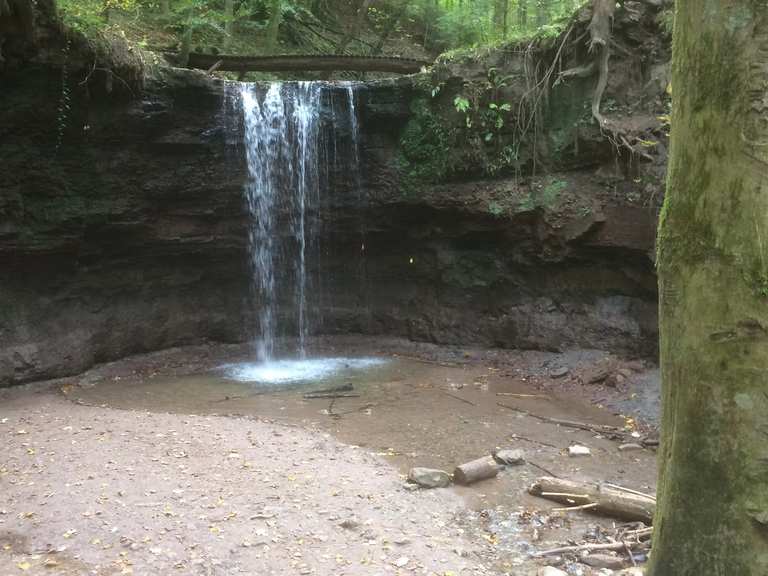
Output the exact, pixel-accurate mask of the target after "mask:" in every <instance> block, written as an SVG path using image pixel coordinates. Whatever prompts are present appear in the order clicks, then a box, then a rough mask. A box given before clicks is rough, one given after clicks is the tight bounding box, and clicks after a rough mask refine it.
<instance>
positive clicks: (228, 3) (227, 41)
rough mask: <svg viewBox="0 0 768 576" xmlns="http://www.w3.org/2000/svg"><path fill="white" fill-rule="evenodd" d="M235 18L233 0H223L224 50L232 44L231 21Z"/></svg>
mask: <svg viewBox="0 0 768 576" xmlns="http://www.w3.org/2000/svg"><path fill="white" fill-rule="evenodd" d="M234 19H235V0H224V50H225V51H226V50H228V49H229V47H230V46H231V45H232V22H233V21H234Z"/></svg>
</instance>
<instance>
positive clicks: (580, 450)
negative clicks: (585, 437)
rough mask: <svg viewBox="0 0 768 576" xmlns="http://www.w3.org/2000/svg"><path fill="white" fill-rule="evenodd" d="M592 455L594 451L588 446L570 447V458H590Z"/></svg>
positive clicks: (575, 445) (576, 445)
mask: <svg viewBox="0 0 768 576" xmlns="http://www.w3.org/2000/svg"><path fill="white" fill-rule="evenodd" d="M590 454H592V451H591V450H590V449H589V448H587V447H586V446H582V445H581V444H574V445H572V446H568V456H571V457H572V458H575V457H577V456H589V455H590Z"/></svg>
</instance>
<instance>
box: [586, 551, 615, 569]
mask: <svg viewBox="0 0 768 576" xmlns="http://www.w3.org/2000/svg"><path fill="white" fill-rule="evenodd" d="M581 563H582V564H586V565H587V566H592V568H608V569H609V570H621V569H622V568H624V559H623V558H620V557H619V556H611V555H610V554H590V555H589V556H584V557H583V558H581Z"/></svg>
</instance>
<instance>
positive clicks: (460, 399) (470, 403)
mask: <svg viewBox="0 0 768 576" xmlns="http://www.w3.org/2000/svg"><path fill="white" fill-rule="evenodd" d="M439 392H442V393H443V394H445V395H446V396H450V397H451V398H454V399H456V400H458V401H460V402H464V403H465V404H469V405H470V406H477V404H475V403H474V402H472V401H470V400H467V399H466V398H462V397H461V396H456V394H451V393H450V392H446V391H445V390H439Z"/></svg>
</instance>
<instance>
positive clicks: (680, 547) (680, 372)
mask: <svg viewBox="0 0 768 576" xmlns="http://www.w3.org/2000/svg"><path fill="white" fill-rule="evenodd" d="M673 53H674V56H673V80H672V89H673V92H674V104H673V128H672V153H671V157H670V162H669V177H668V192H667V197H666V201H665V205H664V209H663V213H662V219H661V224H660V230H659V240H658V270H659V294H660V317H661V318H660V320H661V325H660V331H661V369H662V379H663V402H662V405H663V423H662V441H661V451H660V453H659V463H660V465H661V466H660V467H661V470H660V476H659V489H658V492H659V504H658V509H657V512H656V518H655V521H654V525H655V530H654V537H653V552H652V555H651V570H650V574H651V575H652V576H693V575H696V576H699V575H704V574H706V575H710V574H711V575H714V574H722V575H728V576H731V575H733V576H763V575H765V574H768V480H767V479H768V251H767V248H768V178H767V177H766V176H767V175H768V121H767V120H766V109H767V105H766V100H765V94H766V90H767V89H768V5H766V4H765V3H764V2H758V1H756V0H730V1H728V2H710V1H705V0H680V1H679V2H678V3H677V13H676V21H675V31H674V49H673Z"/></svg>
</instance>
